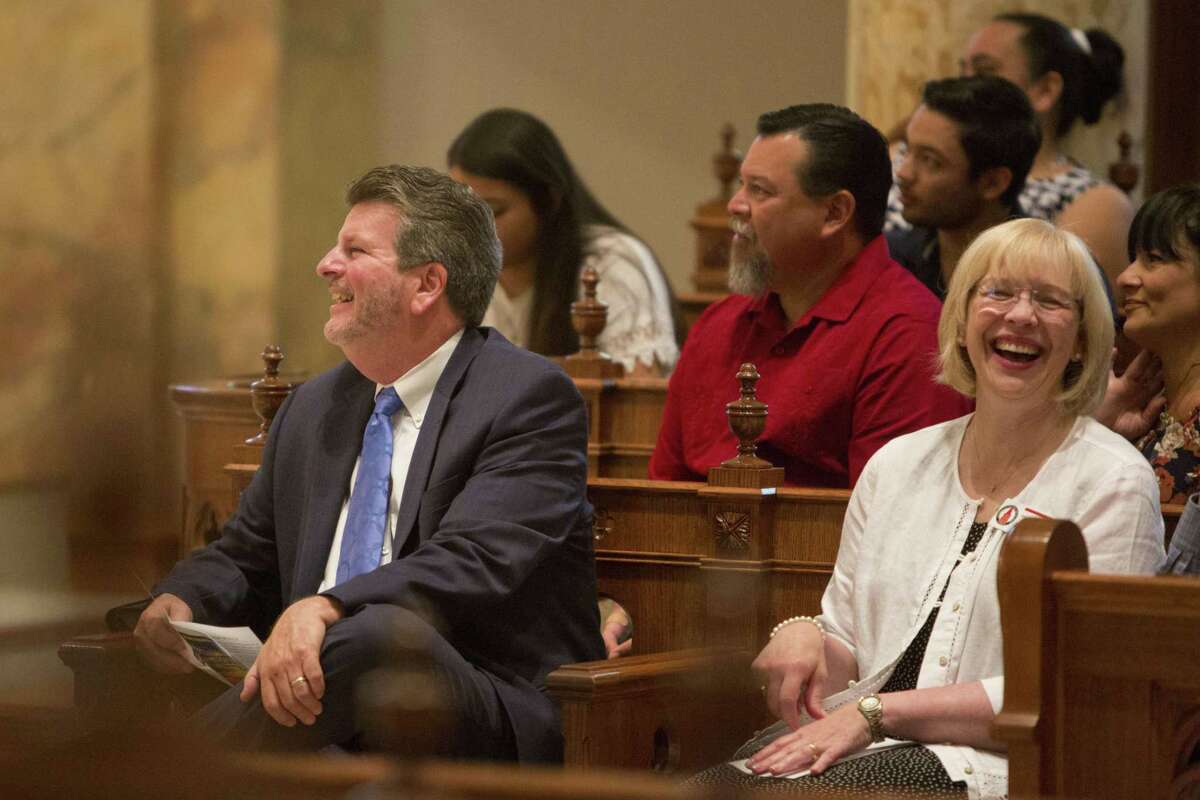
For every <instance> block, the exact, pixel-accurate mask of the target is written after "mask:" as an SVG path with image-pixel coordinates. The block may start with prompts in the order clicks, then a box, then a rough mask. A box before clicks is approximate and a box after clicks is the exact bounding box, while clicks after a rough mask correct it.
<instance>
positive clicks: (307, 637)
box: [241, 595, 345, 728]
mask: <svg viewBox="0 0 1200 800" xmlns="http://www.w3.org/2000/svg"><path fill="white" fill-rule="evenodd" d="M343 616H345V614H344V612H343V610H342V606H341V603H338V602H337V601H336V600H333V599H331V598H328V597H322V596H320V595H316V596H313V597H306V598H304V599H303V600H300V601H298V602H296V603H293V604H292V605H291V606H289V607H288V608H287V610H286V611H284V612H283V614H281V615H280V616H279V619H278V620H276V622H275V627H274V628H273V629H272V630H271V635H270V636H269V637H267V641H266V643H265V644H264V645H263V649H262V651H261V652H260V653H259V654H258V658H257V659H255V661H254V664H253V666H251V667H250V671H249V672H247V673H246V679H245V681H244V682H243V684H242V693H241V698H242V702H243V703H244V702H248V701H249V700H250V699H251V698H253V697H254V695H255V694H258V693H261V695H262V704H263V709H264V710H265V711H266V712H267V713H268V714H269V715H270V716H271V719H273V720H275V721H276V722H278V723H279V724H280V725H285V726H287V727H289V728H290V727H292V726H293V725H295V724H296V722H297V721H299V722H302V723H304V724H305V725H312V724H313V723H314V722H316V721H317V715H318V714H320V713H321V698H322V697H323V696H324V695H325V674H324V673H323V672H322V671H321V659H320V656H321V643H322V642H324V641H325V629H326V628H328V627H329V626H330V625H332V624H333V623H334V622H336V621H337V620H339V619H341V618H342V617H343Z"/></svg>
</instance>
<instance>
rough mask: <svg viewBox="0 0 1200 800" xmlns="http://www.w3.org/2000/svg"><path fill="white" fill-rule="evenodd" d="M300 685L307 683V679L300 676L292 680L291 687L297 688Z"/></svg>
mask: <svg viewBox="0 0 1200 800" xmlns="http://www.w3.org/2000/svg"><path fill="white" fill-rule="evenodd" d="M302 683H308V678H306V677H304V676H303V675H301V676H300V677H299V678H296V679H295V680H293V681H292V686H299V685H300V684H302Z"/></svg>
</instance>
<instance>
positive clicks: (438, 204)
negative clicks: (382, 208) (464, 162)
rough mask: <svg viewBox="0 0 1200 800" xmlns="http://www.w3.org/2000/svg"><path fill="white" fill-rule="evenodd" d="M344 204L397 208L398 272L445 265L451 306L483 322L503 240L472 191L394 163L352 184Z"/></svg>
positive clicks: (470, 322) (472, 323) (466, 318)
mask: <svg viewBox="0 0 1200 800" xmlns="http://www.w3.org/2000/svg"><path fill="white" fill-rule="evenodd" d="M346 202H347V203H348V204H349V205H351V206H354V205H357V204H358V203H370V202H383V203H390V204H391V205H392V206H394V207H395V208H396V210H397V211H399V212H400V216H401V220H400V225H399V227H398V228H397V231H396V243H395V244H396V255H397V256H398V257H399V264H400V269H401V270H406V269H411V268H412V267H416V266H420V265H421V264H428V263H429V262H430V261H437V262H438V263H440V264H442V265H443V266H445V268H446V274H447V279H446V298H447V300H449V302H450V307H451V308H452V309H454V311H455V313H457V314H458V315H459V316H460V317H462V320H463V322H464V323H466V325H467V326H468V327H476V326H478V325H479V323H480V322H482V321H483V314H484V312H485V311H487V307H488V303H490V302H491V300H492V292H493V290H494V289H495V288H496V278H497V276H498V275H499V274H500V239H499V238H498V237H497V236H496V223H495V220H494V219H493V217H492V212H491V209H489V208H488V206H487V204H486V203H484V202H483V200H481V199H479V197H478V196H477V195H476V194H475V193H474V192H473V191H471V190H470V188H468V187H466V186H464V185H462V184H460V183H458V182H456V181H454V180H452V179H451V178H450V177H449V176H447V175H443V174H442V173H440V172H438V171H436V170H432V169H429V168H428V167H407V166H401V165H399V164H392V165H391V166H387V167H376V168H375V169H373V170H371V171H370V172H368V173H367V174H366V175H363V176H362V177H361V178H359V179H358V180H356V181H355V182H354V183H352V184H350V188H349V189H347V190H346Z"/></svg>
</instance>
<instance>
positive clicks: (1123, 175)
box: [1108, 131, 1141, 194]
mask: <svg viewBox="0 0 1200 800" xmlns="http://www.w3.org/2000/svg"><path fill="white" fill-rule="evenodd" d="M1132 149H1133V137H1132V136H1130V135H1129V131H1121V134H1120V135H1119V136H1118V137H1117V150H1118V151H1119V152H1120V154H1121V155H1120V158H1118V159H1117V160H1116V161H1114V162H1113V163H1112V164H1110V165H1109V167H1108V179H1109V180H1111V181H1112V182H1113V183H1114V184H1116V186H1117V187H1118V188H1120V189H1121V191H1123V192H1125V194H1129V193H1130V192H1132V191H1133V187H1135V186H1137V184H1138V178H1139V177H1140V176H1141V171H1140V170H1139V169H1138V166H1137V164H1135V163H1133V161H1132V160H1131V159H1130V157H1129V154H1130V151H1131V150H1132Z"/></svg>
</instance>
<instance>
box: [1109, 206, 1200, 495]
mask: <svg viewBox="0 0 1200 800" xmlns="http://www.w3.org/2000/svg"><path fill="white" fill-rule="evenodd" d="M1129 258H1130V259H1131V260H1132V261H1133V263H1132V264H1130V265H1129V267H1128V268H1127V269H1126V270H1125V271H1124V272H1122V273H1121V277H1120V278H1119V279H1118V280H1117V285H1118V286H1119V288H1120V293H1121V298H1122V303H1123V309H1124V313H1125V335H1126V336H1128V337H1129V338H1130V339H1132V340H1133V341H1134V342H1135V343H1136V344H1138V345H1140V346H1141V347H1142V348H1144V349H1143V352H1142V353H1141V354H1139V356H1138V358H1137V359H1135V361H1134V363H1133V364H1131V365H1130V368H1129V369H1128V370H1126V373H1125V375H1123V376H1122V377H1121V378H1120V379H1113V380H1111V381H1110V384H1109V393H1110V394H1117V395H1120V394H1121V392H1122V391H1125V392H1128V393H1129V394H1130V395H1132V396H1133V397H1134V398H1135V399H1134V401H1133V402H1132V403H1127V405H1132V406H1133V408H1134V409H1138V408H1141V407H1143V406H1142V404H1141V403H1140V402H1139V401H1138V400H1137V399H1136V396H1137V389H1138V386H1137V385H1136V384H1137V383H1138V382H1139V381H1140V382H1141V383H1142V385H1147V384H1150V385H1153V383H1154V378H1153V376H1154V375H1155V374H1156V372H1157V370H1155V369H1154V368H1153V367H1151V366H1150V364H1149V361H1150V359H1151V358H1154V359H1157V361H1158V364H1159V365H1161V379H1162V383H1163V386H1164V391H1163V395H1162V396H1161V397H1160V398H1157V399H1156V401H1152V402H1151V404H1150V405H1149V406H1146V408H1149V409H1150V413H1143V414H1137V413H1130V414H1127V415H1126V416H1125V420H1126V422H1127V423H1129V422H1132V423H1133V424H1132V425H1130V424H1126V425H1122V424H1120V423H1116V424H1112V427H1113V428H1114V429H1115V430H1117V431H1118V432H1120V433H1124V434H1125V435H1126V436H1128V437H1129V438H1131V439H1134V440H1135V442H1136V445H1137V448H1138V449H1139V450H1141V451H1142V454H1143V455H1145V456H1146V458H1147V459H1149V461H1150V465H1151V466H1152V467H1154V472H1155V475H1157V477H1158V486H1159V500H1160V502H1163V503H1183V502H1186V500H1187V498H1188V496H1189V495H1191V494H1193V493H1195V492H1197V491H1200V183H1192V184H1187V185H1183V186H1176V187H1174V188H1171V189H1167V190H1166V191H1163V192H1159V193H1158V194H1156V195H1154V196H1153V197H1151V198H1150V199H1149V200H1147V201H1146V204H1145V205H1143V206H1142V208H1141V209H1140V210H1139V211H1138V213H1137V216H1136V217H1134V218H1133V226H1132V227H1131V228H1130V231H1129ZM1113 404H1115V405H1120V403H1117V402H1115V401H1114V400H1113V399H1106V402H1105V406H1106V407H1107V406H1110V405H1113ZM1154 412H1161V413H1154ZM1102 420H1104V418H1103V417H1102ZM1104 421H1106V422H1107V421H1108V420H1104ZM1138 423H1140V425H1139V424H1138Z"/></svg>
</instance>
